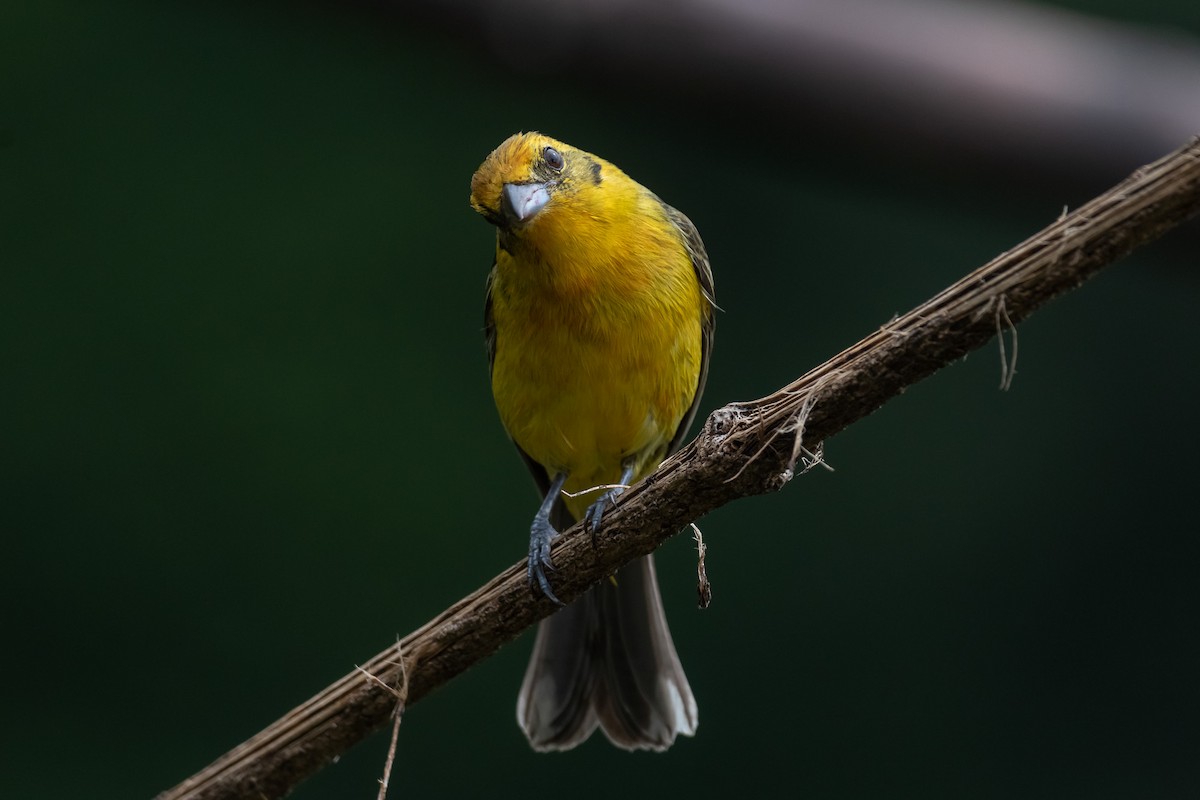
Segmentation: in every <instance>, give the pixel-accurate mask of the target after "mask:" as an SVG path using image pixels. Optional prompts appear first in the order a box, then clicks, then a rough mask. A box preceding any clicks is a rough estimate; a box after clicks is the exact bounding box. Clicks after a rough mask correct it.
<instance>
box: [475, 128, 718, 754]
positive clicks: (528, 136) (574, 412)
mask: <svg viewBox="0 0 1200 800" xmlns="http://www.w3.org/2000/svg"><path fill="white" fill-rule="evenodd" d="M471 207H472V208H474V209H475V210H476V211H478V212H479V213H480V214H482V215H483V217H484V218H485V219H486V220H487V221H488V222H490V223H492V224H493V225H495V226H496V228H497V234H496V261H495V266H494V267H493V268H492V271H491V274H490V275H489V276H488V282H487V301H486V306H485V312H484V316H485V327H486V338H487V351H488V359H489V361H490V363H491V374H492V394H493V395H494V397H495V400H496V408H497V409H498V410H499V412H500V419H501V421H502V422H503V423H504V428H505V430H507V432H508V434H509V436H510V437H512V440H513V442H514V443H515V444H516V446H517V449H518V451H519V452H520V453H521V456H522V457H523V458H524V459H525V462H526V464H527V465H528V467H529V469H530V471H531V472H532V473H533V476H534V479H535V480H536V481H537V484H538V486H539V488H540V489H541V492H542V495H543V501H542V505H541V508H540V509H539V510H538V512H537V514H536V515H535V517H534V520H533V525H532V526H531V529H530V535H529V581H530V584H531V585H532V586H534V587H535V588H537V589H538V590H540V591H541V592H543V593H544V594H545V595H546V596H547V597H549V598H550V599H551V600H554V601H555V602H558V599H557V598H556V597H555V596H554V592H553V589H552V587H551V585H550V580H549V576H548V575H547V570H550V569H551V568H552V567H551V563H550V542H551V541H552V540H553V539H554V537H555V536H556V535H557V533H558V531H560V530H563V529H565V528H566V527H568V526H570V525H571V524H573V523H574V522H575V521H576V520H579V519H582V518H585V517H586V521H587V524H588V525H589V526H590V527H591V529H592V530H596V529H597V528H598V527H599V525H600V524H601V522H602V518H603V514H604V509H605V507H606V505H607V504H609V503H611V502H612V500H613V498H614V497H615V496H616V494H617V493H618V492H619V491H620V490H619V489H609V490H599V489H598V490H596V491H593V492H590V493H586V494H584V495H582V496H580V497H575V498H571V497H567V496H565V495H564V494H563V492H564V490H565V491H566V492H583V491H585V490H587V489H590V488H592V487H597V486H605V485H613V484H617V485H628V484H631V483H633V482H634V481H637V480H640V479H641V478H643V477H645V476H646V475H648V474H649V473H650V472H652V471H653V470H654V469H655V468H656V467H657V466H658V465H659V464H660V463H661V462H662V460H663V459H664V458H665V457H666V456H667V455H668V454H669V453H671V452H672V451H674V450H675V449H677V448H678V447H679V445H680V444H681V442H682V440H683V437H684V434H685V433H686V432H687V428H688V425H689V424H691V421H692V418H693V417H694V416H695V414H696V406H697V403H698V402H699V400H700V392H701V390H702V389H703V387H704V379H705V376H706V374H707V371H708V358H709V353H710V351H711V349H712V340H713V325H714V319H713V310H714V308H715V301H714V295H713V279H712V270H711V268H710V267H709V262H708V256H707V255H706V253H705V252H704V245H703V243H702V242H701V241H700V235H699V233H697V231H696V227H695V226H694V225H692V223H691V221H689V220H688V218H687V217H685V216H684V215H683V214H681V213H680V212H678V211H676V210H675V209H674V208H671V207H670V206H668V205H667V204H666V203H664V202H663V201H662V200H660V199H659V198H658V197H657V196H656V195H655V194H654V193H653V192H651V191H650V190H648V189H646V188H645V187H644V186H642V185H640V184H639V183H637V182H636V181H634V180H633V179H631V178H630V177H629V176H628V175H626V174H625V173H624V172H622V171H621V170H620V169H618V168H617V167H616V166H614V165H613V164H610V163H609V162H607V161H605V160H603V159H601V158H598V157H596V156H594V155H591V154H590V153H585V152H584V151H582V150H579V149H577V148H574V147H571V146H570V145H568V144H564V143H563V142H559V141H556V140H554V139H551V138H550V137H548V136H543V135H541V134H539V133H518V134H515V135H513V136H511V137H509V138H508V139H507V140H505V141H504V143H503V144H501V145H500V146H499V147H497V148H496V149H495V150H494V151H493V152H492V154H491V155H489V156H488V157H487V159H486V160H485V161H484V162H483V164H482V165H481V166H480V167H479V169H478V170H477V171H476V172H475V175H474V177H473V178H472V179H471ZM517 721H518V722H519V723H520V725H521V728H522V729H523V730H524V731H525V734H526V736H528V737H529V741H530V744H531V745H532V746H533V747H534V749H536V750H566V749H569V748H571V747H574V746H575V745H577V744H579V743H580V742H582V741H583V740H584V739H586V738H587V737H588V736H589V735H590V734H591V733H592V731H593V730H595V729H596V727H597V725H599V726H600V728H601V729H602V730H603V731H604V733H605V735H607V736H608V738H609V740H610V741H612V743H613V744H615V745H617V746H618V747H622V748H626V749H630V750H634V749H649V750H665V749H666V748H668V747H670V745H671V744H672V743H673V742H674V741H675V737H676V735H677V734H680V733H682V734H685V735H689V736H690V735H692V734H693V733H694V732H695V730H696V724H697V720H696V701H695V699H694V698H693V697H692V691H691V688H690V687H689V686H688V682H687V678H686V677H685V676H684V673H683V667H682V666H681V665H680V663H679V657H678V656H677V655H676V653H675V645H674V643H673V642H672V641H671V632H670V630H669V629H668V628H667V620H666V617H665V616H664V614H663V608H662V600H661V598H660V597H659V593H658V581H657V579H656V578H655V573H654V562H653V560H652V559H651V557H650V556H647V557H645V558H642V559H639V560H638V561H635V562H634V563H632V564H629V565H628V566H626V567H624V568H622V569H621V570H620V571H619V572H618V573H617V574H616V576H615V580H613V581H606V582H604V583H602V584H600V585H598V586H596V587H593V588H592V589H591V590H589V591H588V592H587V593H586V594H585V595H584V596H583V597H581V598H580V599H579V600H577V601H576V602H574V603H572V604H571V605H570V606H567V607H565V608H563V609H562V610H560V611H558V612H557V613H556V614H554V615H552V616H550V617H549V618H547V619H545V620H543V621H542V623H541V625H540V626H539V627H538V634H537V641H536V643H535V644H534V649H533V656H532V658H531V660H530V663H529V667H528V669H527V670H526V672H525V680H524V683H523V685H522V687H521V693H520V695H519V697H518V700H517Z"/></svg>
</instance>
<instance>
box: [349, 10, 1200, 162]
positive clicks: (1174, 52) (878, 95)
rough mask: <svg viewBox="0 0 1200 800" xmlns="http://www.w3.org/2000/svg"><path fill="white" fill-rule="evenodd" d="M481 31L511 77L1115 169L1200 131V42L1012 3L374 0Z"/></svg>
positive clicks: (999, 158)
mask: <svg viewBox="0 0 1200 800" xmlns="http://www.w3.org/2000/svg"><path fill="white" fill-rule="evenodd" d="M370 4H371V5H372V6H374V7H376V8H381V9H385V10H389V11H393V12H394V13H396V14H401V13H404V14H406V15H409V14H412V13H414V11H415V13H417V14H419V15H420V17H421V18H422V20H423V21H424V23H425V24H427V25H429V26H431V27H441V28H444V29H446V30H448V31H450V32H451V33H453V34H454V35H455V36H458V37H464V36H465V37H466V38H468V39H470V40H474V41H475V42H478V43H479V44H480V45H481V46H482V47H483V48H485V49H486V51H487V52H488V53H490V54H491V57H492V58H494V59H496V60H498V61H499V62H501V63H502V64H503V65H504V66H505V67H506V68H508V69H509V70H511V71H512V72H514V73H517V74H518V75H527V76H529V77H530V80H534V81H537V82H539V83H541V84H544V85H545V86H546V90H547V98H548V100H552V99H553V97H554V96H556V95H559V94H561V93H563V92H569V91H571V88H570V87H571V82H572V80H573V78H574V77H578V76H583V77H584V78H585V79H587V78H592V79H597V80H600V81H604V82H609V83H611V84H612V85H614V86H615V87H616V88H618V89H619V90H620V91H622V92H630V93H642V94H648V95H650V96H652V97H653V98H655V101H656V103H657V104H676V106H677V107H680V106H682V107H686V108H688V109H690V112H689V113H691V114H693V115H694V116H695V118H696V120H697V121H698V122H702V121H711V120H712V119H714V118H716V117H720V116H723V115H732V116H731V117H730V118H731V119H733V120H734V121H735V122H737V121H739V120H740V121H741V122H742V123H743V124H744V125H745V128H746V131H747V133H749V134H751V135H754V136H760V135H762V134H763V133H764V131H765V129H766V128H767V127H768V126H764V125H761V124H758V122H757V120H758V119H768V120H769V121H770V126H769V128H770V129H772V130H775V131H781V130H782V131H786V130H787V129H788V128H792V129H795V130H806V129H811V128H812V127H814V120H819V121H820V126H826V127H833V128H834V129H837V130H840V131H842V132H844V133H855V134H859V135H862V136H863V137H864V141H871V140H876V141H879V142H882V143H883V144H884V146H887V147H896V146H897V145H898V144H899V145H900V146H901V147H903V146H905V145H907V146H909V147H913V146H917V147H924V148H933V149H934V152H936V153H937V154H938V156H939V157H944V155H945V148H950V149H951V150H954V151H958V152H961V153H963V154H965V155H969V156H971V157H972V158H973V159H976V160H984V161H991V162H999V164H1001V165H1009V164H1014V163H1016V164H1020V165H1021V166H1025V167H1035V168H1037V169H1045V170H1052V171H1059V170H1066V171H1071V172H1085V173H1086V172H1088V171H1090V170H1092V169H1093V168H1095V167H1096V166H1098V165H1107V166H1109V167H1116V168H1117V169H1119V170H1121V171H1125V170H1128V169H1132V168H1133V167H1134V166H1136V165H1137V164H1141V163H1145V162H1146V161H1148V160H1150V159H1153V158H1156V157H1157V156H1158V155H1159V154H1161V153H1163V152H1165V151H1167V150H1170V149H1171V148H1173V147H1175V146H1177V144H1178V143H1179V142H1180V141H1183V140H1184V139H1186V138H1187V137H1188V136H1191V135H1192V134H1194V133H1195V131H1196V130H1200V39H1197V38H1195V37H1193V36H1189V35H1187V34H1186V33H1184V32H1183V31H1174V30H1168V29H1153V28H1139V27H1134V26H1132V25H1124V24H1120V23H1116V22H1111V21H1104V20H1101V19H1098V18H1094V17H1089V16H1085V15H1083V14H1077V13H1072V12H1067V11H1061V10H1054V9H1050V8H1047V7H1045V6H1036V5H1031V4H1028V3H1020V2H1003V0H991V2H985V1H980V2H970V3H963V2H957V1H956V0H807V1H798V2H791V1H790V0H692V1H691V2H684V1H683V0H675V2H661V3H641V2H630V1H629V0H579V2H573V3H569V4H563V3H560V2H557V1H556V0H513V2H507V3H491V2H485V1H484V0H416V1H415V2H413V0H408V1H407V2H405V3H397V2H395V0H370Z"/></svg>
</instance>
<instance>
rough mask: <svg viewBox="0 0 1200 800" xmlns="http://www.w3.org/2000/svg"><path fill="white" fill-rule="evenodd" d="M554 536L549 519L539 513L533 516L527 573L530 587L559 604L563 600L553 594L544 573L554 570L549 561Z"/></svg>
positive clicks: (556, 534)
mask: <svg viewBox="0 0 1200 800" xmlns="http://www.w3.org/2000/svg"><path fill="white" fill-rule="evenodd" d="M556 536H558V531H556V530H554V526H553V525H551V524H550V520H549V519H547V518H546V517H543V516H542V515H541V514H538V515H537V516H536V517H534V519H533V526H532V527H530V529H529V568H528V575H529V586H530V588H531V589H538V590H541V593H542V594H544V595H545V596H546V597H548V598H550V600H551V602H553V603H554V604H555V605H559V606H561V605H563V602H562V601H561V600H559V599H558V598H557V597H556V596H555V595H554V590H553V589H551V588H550V578H549V576H547V575H546V572H547V571H550V572H553V571H554V564H553V563H551V561H550V543H551V542H552V541H554V538H555V537H556Z"/></svg>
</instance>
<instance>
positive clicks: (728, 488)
mask: <svg viewBox="0 0 1200 800" xmlns="http://www.w3.org/2000/svg"><path fill="white" fill-rule="evenodd" d="M1197 213H1200V139H1198V140H1194V141H1192V142H1191V144H1189V145H1187V146H1186V147H1184V148H1182V149H1181V150H1179V151H1177V152H1175V153H1173V154H1172V155H1170V156H1168V157H1166V158H1164V159H1162V160H1160V161H1158V162H1156V163H1154V164H1152V165H1150V166H1147V167H1144V168H1142V169H1141V170H1138V172H1137V173H1135V174H1134V175H1133V176H1131V177H1130V178H1129V179H1127V180H1126V181H1124V182H1123V183H1121V184H1119V185H1118V186H1116V187H1115V188H1113V189H1112V190H1110V191H1109V192H1107V193H1106V194H1104V195H1102V196H1100V197H1098V198H1096V199H1094V200H1092V201H1091V202H1090V203H1088V204H1087V205H1085V206H1083V207H1081V208H1080V209H1078V210H1077V211H1075V212H1073V213H1070V214H1066V213H1064V214H1063V216H1062V217H1061V218H1060V219H1059V220H1058V221H1057V222H1055V223H1054V224H1052V225H1050V226H1049V227H1047V228H1046V229H1045V230H1043V231H1041V232H1040V233H1038V234H1036V235H1035V236H1033V237H1031V238H1030V239H1028V240H1026V241H1025V242H1024V243H1022V244H1020V245H1018V246H1017V247H1016V248H1014V249H1013V250H1011V251H1009V252H1007V253H1004V254H1002V255H1001V256H999V257H998V258H996V259H995V260H993V261H992V262H991V263H989V264H987V265H985V266H983V267H981V268H979V269H978V270H976V271H974V272H972V273H971V274H969V275H967V276H966V277H964V278H963V279H961V280H960V281H958V282H957V283H955V284H954V285H953V286H951V287H949V288H947V289H946V290H944V291H943V292H941V293H940V294H938V295H937V296H935V297H934V298H932V299H931V300H929V301H928V302H926V303H925V304H923V305H922V306H920V307H918V308H917V309H915V310H913V311H911V312H909V313H908V314H905V315H904V316H902V317H899V318H897V319H895V320H893V321H892V322H890V323H888V324H887V325H885V326H884V327H883V328H881V329H880V330H878V331H876V332H874V333H872V334H871V335H869V336H867V337H866V338H865V339H863V340H862V341H861V342H859V343H858V344H856V345H854V346H853V347H851V348H849V349H847V350H845V351H844V352H842V353H841V354H839V355H837V356H835V357H834V358H832V359H830V360H829V361H827V362H826V363H825V364H823V365H821V366H820V367H818V368H816V369H814V370H812V371H810V372H808V373H807V374H805V375H804V376H803V377H801V378H799V379H798V380H796V381H795V382H793V383H791V384H790V385H788V386H786V387H784V388H783V389H781V390H780V391H778V392H776V393H775V394H773V395H771V396H769V397H766V398H763V399H761V400H758V401H754V402H750V403H736V404H733V405H729V406H726V407H724V408H722V409H718V410H717V411H715V412H714V413H713V414H712V415H711V416H710V417H709V419H708V421H707V422H706V424H705V426H704V430H703V431H702V432H701V434H700V436H699V437H697V439H696V440H695V441H693V442H692V443H691V444H689V445H688V446H687V447H685V448H684V449H683V450H681V451H680V452H679V453H677V454H676V455H675V456H673V457H672V458H670V459H669V460H668V461H667V462H665V463H664V464H663V465H662V467H661V468H660V469H659V470H658V471H657V472H656V473H654V474H653V475H651V476H650V477H649V478H647V479H646V480H645V481H643V482H642V483H640V484H638V485H637V486H634V487H633V488H632V489H630V490H629V491H627V492H626V493H625V494H623V495H622V496H621V499H620V501H619V502H618V503H617V504H616V505H615V506H614V508H613V509H612V510H611V511H610V512H609V515H608V516H607V517H606V518H605V525H604V528H603V530H601V531H600V532H599V533H598V534H597V535H596V537H595V541H593V537H591V536H588V535H584V534H583V533H582V529H581V527H580V526H578V525H576V526H575V527H573V528H571V529H570V530H569V531H567V532H566V533H564V535H563V536H561V537H560V538H559V539H558V540H557V541H556V542H555V545H554V563H555V564H556V565H557V567H558V569H557V571H556V573H555V576H554V589H555V591H556V592H557V594H558V595H559V597H561V598H563V599H564V600H565V601H568V602H569V601H571V600H573V599H574V598H576V597H578V596H579V595H580V594H581V593H582V592H584V591H586V590H587V588H588V587H589V586H591V585H592V584H594V583H595V582H597V581H599V580H603V579H604V578H605V577H607V576H609V575H611V574H613V572H615V571H616V569H617V568H618V567H619V566H620V565H622V564H625V563H627V562H629V561H630V560H632V559H633V558H635V557H637V556H640V555H643V554H645V553H648V552H651V551H652V550H654V549H656V548H657V547H658V546H659V545H660V544H662V543H663V542H664V541H666V540H667V539H668V538H670V537H671V536H673V535H674V534H676V533H677V532H678V531H679V530H681V529H683V528H684V527H686V526H687V524H688V523H689V522H691V521H693V520H696V519H699V518H700V517H702V516H703V515H705V514H707V513H708V512H710V511H712V510H713V509H715V508H718V507H719V506H721V505H724V504H725V503H728V502H729V501H731V500H734V499H736V498H739V497H745V496H750V495H755V494H762V493H764V492H768V491H774V490H777V489H779V488H781V487H782V486H783V485H784V484H786V483H787V482H788V480H790V479H791V477H792V475H793V474H794V472H793V470H794V467H795V466H796V462H797V459H798V456H799V455H800V454H801V453H802V452H803V450H802V444H803V445H807V446H808V447H810V448H815V446H816V445H817V443H819V442H822V441H823V440H824V439H826V438H827V437H829V436H832V435H834V434H835V433H837V432H838V431H840V430H842V429H843V428H845V427H846V426H848V425H850V424H852V423H853V422H855V421H856V420H858V419H861V418H863V417H865V416H867V415H868V414H870V413H871V412H873V411H874V410H875V409H877V408H878V407H880V406H881V405H882V404H883V403H885V402H887V400H889V399H890V398H892V397H894V396H895V395H897V394H899V393H900V392H901V391H903V389H904V388H905V387H906V386H909V385H911V384H913V383H915V382H916V381H919V380H921V379H922V378H924V377H927V376H928V375H930V374H932V373H933V372H935V371H937V370H938V369H940V368H941V367H943V366H946V365H947V364H949V363H951V362H953V361H954V360H956V359H958V358H960V357H962V356H963V355H964V354H966V353H967V352H968V351H970V350H972V349H975V348H977V347H979V346H981V345H983V344H984V343H985V342H987V341H989V340H990V339H991V338H992V337H993V336H994V335H996V333H997V332H998V331H999V330H1000V329H1001V328H1002V326H1008V325H1011V324H1013V323H1015V322H1018V321H1020V320H1022V319H1024V318H1025V317H1027V316H1028V315H1029V314H1031V313H1032V312H1033V311H1034V310H1036V309H1037V308H1038V307H1040V306H1041V305H1043V304H1044V303H1046V302H1048V301H1049V300H1050V299H1052V298H1054V297H1055V296H1057V295H1059V294H1062V293H1064V292H1066V291H1069V290H1071V289H1073V288H1075V287H1077V286H1079V285H1081V284H1082V283H1083V282H1084V281H1085V280H1086V279H1087V278H1089V277H1090V276H1091V275H1093V274H1094V273H1096V272H1097V271H1099V270H1100V269H1102V268H1103V267H1105V266H1108V265H1109V264H1111V263H1113V262H1114V261H1116V260H1117V259H1119V258H1121V257H1122V256H1124V255H1126V254H1128V253H1129V252H1130V251H1132V250H1134V249H1135V248H1137V247H1139V246H1141V245H1143V244H1145V243H1147V242H1149V241H1152V240H1153V239H1155V238H1157V237H1158V236H1160V235H1162V234H1163V233H1165V232H1166V231H1168V230H1170V229H1171V228H1173V227H1175V226H1177V225H1178V224H1180V223H1181V222H1183V221H1184V220H1186V219H1188V218H1189V217H1192V216H1195V215H1196V214H1197ZM554 610H555V609H554V606H552V605H551V603H550V602H549V601H548V600H546V599H545V598H544V597H535V596H534V595H533V594H532V593H531V592H530V591H529V588H528V586H527V584H526V572H525V565H524V563H523V562H522V563H519V564H515V565H513V566H511V567H509V568H508V569H507V570H506V571H505V572H503V573H502V574H501V575H499V576H497V577H496V578H494V579H493V580H492V581H491V582H490V583H488V584H487V585H486V586H484V587H483V588H481V589H480V590H478V591H477V592H475V593H474V594H472V595H470V596H468V597H466V598H464V599H463V600H460V601H459V602H458V603H456V604H455V605H454V606H452V607H451V608H450V609H448V610H446V611H445V612H443V613H442V614H441V615H439V616H438V617H436V618H435V619H433V620H432V621H430V622H429V623H427V624H426V625H425V626H423V627H422V628H420V629H418V630H417V631H414V632H413V633H410V634H409V635H408V636H406V637H404V639H403V640H402V641H401V642H400V645H399V649H400V650H401V651H402V652H403V653H404V661H403V664H400V663H398V662H397V660H396V659H397V655H396V654H397V647H396V646H395V645H393V646H391V647H389V648H388V649H387V650H385V651H384V652H382V653H380V654H379V655H377V656H375V657H374V658H373V659H371V660H370V661H369V662H368V663H367V664H365V665H364V669H365V670H366V671H367V672H368V673H370V676H364V675H363V673H362V671H360V670H356V671H354V672H351V673H350V674H349V675H347V676H345V677H343V678H342V679H341V680H339V681H338V682H336V683H334V684H333V685H332V686H330V687H329V688H327V689H326V690H325V691H323V692H321V693H320V694H318V695H317V696H315V697H313V698H312V699H311V700H309V701H307V702H306V703H303V704H302V705H300V706H298V707H297V708H295V709H293V710H292V711H291V712H290V713H288V714H287V715H286V716H285V717H283V718H282V719H280V720H279V721H278V722H276V723H274V724H272V725H271V726H269V727H268V728H266V729H265V730H263V731H262V732H261V733H259V734H257V735H256V736H254V737H253V738H251V739H250V740H248V741H246V742H245V743H243V744H241V745H239V746H238V747H236V748H234V749H233V750H231V751H230V752H229V753H227V754H226V755H224V756H222V757H221V758H220V759H218V760H217V761H215V762H214V763H213V764H211V765H210V766H208V767H207V768H205V769H204V770H202V771H200V772H199V773H197V774H196V775H194V776H193V777H191V778H189V779H188V780H186V781H184V782H183V783H181V784H179V785H178V786H176V787H174V788H173V789H170V790H168V791H166V792H164V793H162V794H161V795H159V800H181V798H191V799H192V800H198V798H243V797H282V796H283V795H285V794H287V793H288V792H289V791H290V790H291V789H292V788H293V787H295V785H296V784H298V783H299V782H300V781H301V780H303V779H304V778H305V777H307V776H309V775H311V774H312V773H314V772H316V771H317V770H318V769H320V768H321V767H323V766H324V765H326V764H328V763H330V762H331V761H332V760H333V759H334V758H336V757H337V756H338V755H340V754H341V753H343V752H345V751H346V750H348V749H349V748H350V747H351V746H353V745H354V744H356V743H357V742H359V741H361V740H362V739H364V738H366V737H367V736H368V735H369V734H371V733H372V732H374V731H375V730H377V729H379V728H380V727H382V726H383V725H385V724H386V723H387V721H388V719H389V716H390V715H391V714H392V712H393V708H394V706H395V702H396V698H395V695H394V693H392V692H391V691H389V690H388V688H387V687H388V686H391V685H396V684H397V683H398V682H399V680H400V675H401V674H405V675H406V679H407V687H408V694H407V706H409V707H411V705H412V704H413V703H415V702H417V701H418V700H420V699H421V698H422V697H424V696H425V695H427V694H428V693H429V692H431V691H433V690H434V689H436V688H437V687H439V686H441V685H443V684H444V683H446V682H447V681H449V680H450V679H451V678H453V677H454V676H456V675H458V674H460V673H462V672H463V671H465V670H466V669H468V668H469V667H470V666H472V665H473V664H475V663H477V662H479V661H480V660H482V659H484V658H486V657H487V656H489V655H491V654H492V653H494V652H495V651H496V650H497V649H498V648H499V647H501V646H502V645H504V644H506V643H508V642H510V641H512V640H513V639H515V638H516V637H517V636H518V635H519V634H520V633H521V632H522V631H523V630H525V629H526V628H528V627H529V626H531V625H532V624H533V623H534V622H536V621H537V620H538V619H540V618H542V617H544V616H546V615H547V614H549V613H551V612H553V611H554ZM371 676H373V677H371ZM381 681H382V682H383V684H384V685H382V686H381V685H380V682H381Z"/></svg>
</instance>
